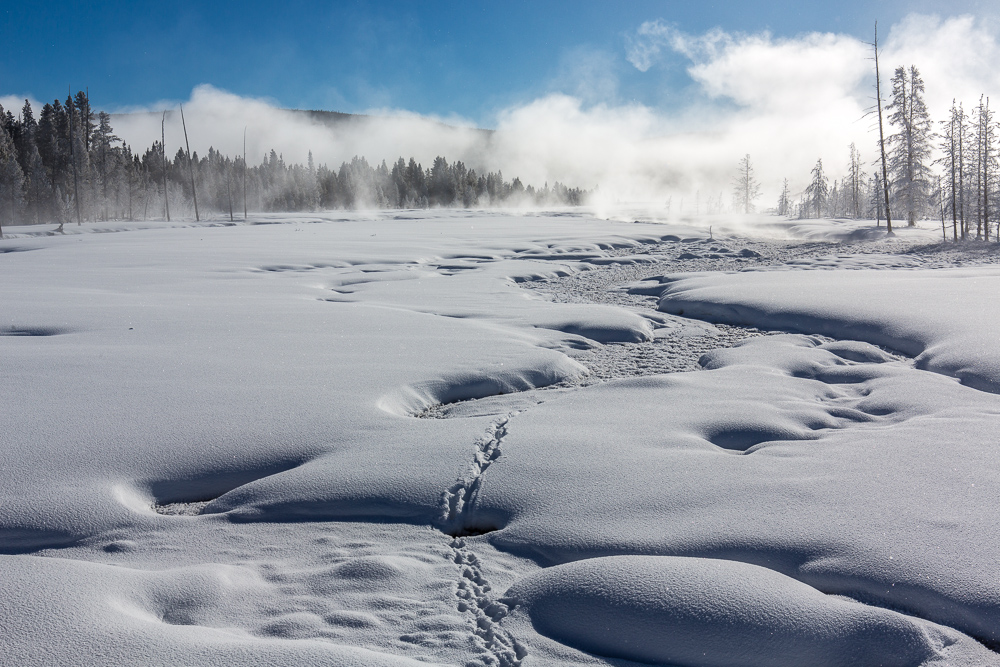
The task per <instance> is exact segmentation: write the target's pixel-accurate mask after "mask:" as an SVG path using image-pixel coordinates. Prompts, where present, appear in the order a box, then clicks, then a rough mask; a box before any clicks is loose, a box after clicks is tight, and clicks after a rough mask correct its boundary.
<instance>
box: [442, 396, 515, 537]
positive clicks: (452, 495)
mask: <svg viewBox="0 0 1000 667" xmlns="http://www.w3.org/2000/svg"><path fill="white" fill-rule="evenodd" d="M516 414H518V413H517V412H511V413H508V414H506V415H504V416H502V417H500V418H499V419H496V420H495V421H494V422H493V423H492V424H490V427H489V428H488V429H487V431H486V435H485V436H484V437H482V438H480V439H479V440H478V441H477V442H476V452H475V455H474V457H473V460H472V465H471V466H470V468H469V474H468V475H466V476H464V477H462V478H460V479H459V480H458V481H456V482H455V483H454V484H452V485H451V487H450V488H449V489H448V490H447V491H445V492H444V493H442V494H441V505H442V510H441V530H442V531H443V532H445V533H446V534H448V535H451V536H452V537H461V536H463V535H480V534H483V533H486V532H490V531H491V530H496V528H497V526H490V525H477V524H475V523H472V521H471V517H470V510H471V508H472V505H473V504H474V503H475V501H476V496H478V495H479V489H480V487H481V486H482V481H483V475H485V474H486V470H487V469H488V468H489V467H490V466H491V465H492V464H493V462H494V461H496V460H497V459H498V458H500V454H501V451H500V445H501V444H502V442H503V439H504V437H505V436H506V435H507V425H508V423H509V422H510V419H511V418H512V417H513V416H514V415H516Z"/></svg>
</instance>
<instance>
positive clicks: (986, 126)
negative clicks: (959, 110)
mask: <svg viewBox="0 0 1000 667" xmlns="http://www.w3.org/2000/svg"><path fill="white" fill-rule="evenodd" d="M983 233H984V234H985V235H986V240H987V241H989V240H990V98H988V97H987V98H986V109H985V111H984V112H983Z"/></svg>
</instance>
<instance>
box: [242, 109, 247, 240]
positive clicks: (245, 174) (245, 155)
mask: <svg viewBox="0 0 1000 667" xmlns="http://www.w3.org/2000/svg"><path fill="white" fill-rule="evenodd" d="M243 219H244V220H246V219H247V126H246V125H244V126H243Z"/></svg>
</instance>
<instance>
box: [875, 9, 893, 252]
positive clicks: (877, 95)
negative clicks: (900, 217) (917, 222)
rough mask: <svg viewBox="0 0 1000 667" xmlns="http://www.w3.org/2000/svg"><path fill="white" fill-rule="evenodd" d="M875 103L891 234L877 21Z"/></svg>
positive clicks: (876, 24)
mask: <svg viewBox="0 0 1000 667" xmlns="http://www.w3.org/2000/svg"><path fill="white" fill-rule="evenodd" d="M872 46H873V47H874V50H875V103H876V105H877V106H878V146H879V150H880V151H881V153H882V190H883V192H884V194H885V228H886V235H887V236H893V232H892V214H891V213H890V211H889V170H888V168H887V167H886V162H885V131H884V129H883V126H882V83H881V79H880V78H879V73H878V21H876V22H875V42H874V43H873V44H872Z"/></svg>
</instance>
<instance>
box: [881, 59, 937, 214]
mask: <svg viewBox="0 0 1000 667" xmlns="http://www.w3.org/2000/svg"><path fill="white" fill-rule="evenodd" d="M887 108H888V109H889V111H890V114H889V122H890V123H891V124H892V125H894V126H895V127H896V128H898V129H897V131H896V133H895V134H893V135H890V137H889V146H890V159H889V170H890V172H891V175H892V186H893V190H894V192H895V194H896V199H897V201H898V203H899V205H900V206H901V207H902V208H903V210H905V211H906V219H907V224H908V225H909V226H911V227H912V226H913V225H915V224H916V220H917V217H918V216H922V215H923V214H924V212H925V209H926V206H927V194H928V192H929V190H930V182H931V173H930V167H929V164H930V155H931V120H930V115H929V114H928V112H927V106H926V104H925V103H924V82H923V79H921V78H920V72H919V71H918V70H917V68H916V67H914V66H912V65H911V66H910V70H909V72H907V71H906V69H905V68H903V67H898V68H896V72H895V74H894V75H893V77H892V101H891V102H890V103H889V105H888V107H887Z"/></svg>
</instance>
